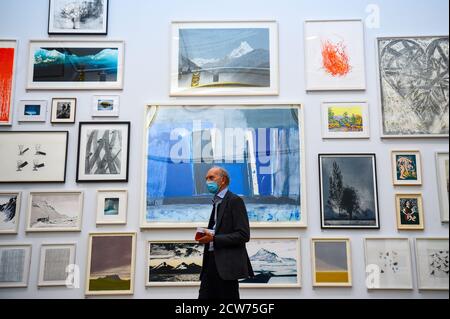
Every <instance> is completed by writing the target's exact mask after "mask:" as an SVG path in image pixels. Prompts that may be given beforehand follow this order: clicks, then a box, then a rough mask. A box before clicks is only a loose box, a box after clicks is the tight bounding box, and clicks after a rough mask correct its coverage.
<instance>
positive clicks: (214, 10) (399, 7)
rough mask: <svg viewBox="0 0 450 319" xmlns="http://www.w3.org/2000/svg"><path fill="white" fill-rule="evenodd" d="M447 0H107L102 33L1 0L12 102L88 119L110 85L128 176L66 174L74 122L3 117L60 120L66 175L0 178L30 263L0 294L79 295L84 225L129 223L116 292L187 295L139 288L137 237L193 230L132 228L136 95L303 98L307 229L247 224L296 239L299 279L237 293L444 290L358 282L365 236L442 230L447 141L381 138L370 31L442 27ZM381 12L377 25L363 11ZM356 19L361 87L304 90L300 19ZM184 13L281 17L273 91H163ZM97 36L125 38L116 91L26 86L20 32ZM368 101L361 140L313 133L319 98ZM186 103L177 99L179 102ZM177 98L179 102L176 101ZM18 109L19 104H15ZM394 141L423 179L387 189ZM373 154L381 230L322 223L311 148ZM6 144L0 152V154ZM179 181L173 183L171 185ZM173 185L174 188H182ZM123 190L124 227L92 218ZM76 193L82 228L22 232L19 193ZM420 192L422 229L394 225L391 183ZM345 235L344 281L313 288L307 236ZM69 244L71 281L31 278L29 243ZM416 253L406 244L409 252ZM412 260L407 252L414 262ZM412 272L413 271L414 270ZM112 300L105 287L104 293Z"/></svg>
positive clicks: (158, 98) (160, 98) (192, 294)
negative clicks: (70, 104) (56, 100)
mask: <svg viewBox="0 0 450 319" xmlns="http://www.w3.org/2000/svg"><path fill="white" fill-rule="evenodd" d="M448 9H449V2H448V1H447V0H426V1H425V0H395V1H392V0H345V1H344V0H342V1H337V0H315V1H309V0H277V1H273V0H227V1H217V0H191V1H185V0H167V1H160V0H153V1H151V0H150V1H149V0H110V8H109V28H108V35H107V36H50V37H49V36H48V34H47V21H48V0H0V39H1V38H3V39H10V38H12V39H17V40H18V59H17V68H16V82H15V83H16V87H15V92H14V103H15V105H16V106H17V105H18V102H19V101H20V100H24V99H29V100H48V101H49V105H50V102H51V99H52V98H53V97H76V98H77V99H78V108H77V123H78V122H79V121H91V120H93V119H92V118H91V115H90V114H91V99H92V96H93V95H100V94H106V95H108V94H119V95H120V99H121V103H120V104H121V105H120V107H121V112H120V118H119V120H121V121H131V144H130V150H131V152H130V176H129V182H128V183H119V184H116V183H114V184H107V183H94V184H92V183H89V184H88V183H80V184H77V183H76V182H75V174H76V163H77V160H76V157H77V143H78V124H77V123H76V124H75V125H51V124H50V123H49V121H47V123H46V124H38V123H32V124H19V123H18V122H17V114H15V118H14V122H13V125H12V127H1V128H0V130H2V131H5V130H6V131H7V130H13V131H14V130H68V131H69V132H70V135H69V150H68V163H67V176H66V183H65V184H63V185H62V184H54V185H43V184H34V185H33V184H26V185H22V184H6V185H5V184H3V185H0V191H11V190H19V191H22V192H23V193H22V195H23V196H22V205H21V206H22V207H21V214H20V225H19V233H18V235H7V236H4V235H2V236H1V237H0V243H6V242H8V243H31V244H32V245H33V250H32V262H31V271H30V278H29V286H28V288H17V289H16V288H15V289H0V298H2V299H4V298H84V288H85V287H84V286H85V275H86V259H87V248H88V247H87V246H88V235H89V232H103V231H104V232H107V231H135V232H137V247H136V248H137V255H136V272H135V293H134V295H133V296H129V297H126V298H197V296H198V288H192V287H191V288H189V287H175V288H146V287H145V272H146V268H145V264H146V261H145V258H146V253H145V244H146V241H147V240H150V239H156V240H161V239H188V240H189V239H192V237H193V230H192V229H190V230H152V231H143V232H141V231H140V229H139V212H140V196H141V175H142V174H143V172H142V171H141V167H142V161H143V154H142V152H141V150H142V147H141V145H142V143H143V134H142V132H143V112H144V106H145V104H146V103H154V102H157V103H162V102H179V103H181V104H182V103H184V102H185V101H188V102H187V103H189V101H191V102H192V101H196V102H205V103H212V104H214V103H216V104H220V103H224V102H226V103H233V102H237V103H239V102H255V103H259V102H261V103H268V104H270V103H271V102H296V103H302V104H303V105H304V116H305V129H304V131H305V142H306V163H305V165H306V191H307V205H306V207H307V214H308V227H307V229H255V230H252V236H258V237H261V236H262V237H277V236H292V235H294V236H298V235H299V236H300V237H301V256H302V260H301V266H302V267H301V268H302V278H301V282H302V288H300V289H241V296H242V297H243V298H448V297H449V294H448V291H444V292H437V291H435V292H432V291H428V292H427V291H420V292H419V291H418V289H417V279H416V278H414V286H415V287H414V290H412V291H376V292H371V291H368V290H367V289H366V286H365V264H364V247H363V238H364V237H409V238H411V246H412V247H414V245H413V242H412V239H413V238H414V237H443V236H448V234H449V233H448V224H441V221H440V212H439V201H438V193H437V183H436V169H435V152H436V151H447V152H448V139H391V140H382V139H380V125H379V119H380V106H379V96H378V89H377V67H376V50H375V39H376V37H378V36H409V35H411V36H418V35H448V25H449V14H448ZM374 13H375V14H377V13H378V14H379V25H378V26H377V25H376V23H375V24H374V22H377V21H373V19H372V17H373V16H370V15H371V14H374ZM354 18H358V19H363V20H364V21H366V20H367V21H368V22H370V23H369V24H367V25H366V28H365V57H366V74H367V75H366V76H367V90H366V91H356V92H353V91H347V92H314V93H306V91H305V77H304V68H305V67H304V41H303V22H304V21H305V20H307V19H317V20H326V19H354ZM192 20H207V21H216V20H242V21H245V20H276V21H277V22H278V25H279V65H280V68H279V76H280V94H279V96H274V97H257V96H254V97H225V98H223V97H214V98H212V97H210V98H193V99H191V98H169V82H170V80H169V76H170V74H169V70H170V65H169V62H170V53H169V52H170V40H171V36H170V22H171V21H192ZM48 38H51V39H60V38H64V39H66V38H69V39H99V40H105V39H108V40H123V41H125V66H124V67H125V76H124V89H123V90H122V91H112V92H108V91H50V90H49V91H27V90H26V89H25V84H26V77H27V72H26V66H27V60H28V42H29V40H30V39H33V40H43V39H48ZM340 100H343V101H367V102H368V103H369V108H370V126H371V128H370V130H371V131H370V134H371V137H370V139H369V140H322V138H321V113H320V104H321V102H322V101H340ZM181 101H184V102H181ZM185 104H186V103H185ZM15 110H16V111H17V107H16V109H15ZM393 149H419V150H420V151H421V155H422V162H423V186H421V187H407V188H405V187H403V188H395V187H394V186H392V180H391V162H390V152H391V150H393ZM341 152H352V153H362V152H370V153H376V156H377V176H378V193H379V205H380V206H379V207H380V223H381V229H380V230H321V227H320V198H319V171H318V159H317V156H318V154H319V153H341ZM3 156H7V154H1V156H0V165H1V157H3ZM181 183H182V181H180V185H181ZM180 187H182V186H180ZM105 188H106V189H107V188H126V189H128V191H129V204H128V223H127V225H126V226H105V227H96V224H95V221H96V190H97V189H105ZM63 189H64V190H82V191H84V196H85V197H84V212H83V226H82V231H81V233H41V234H39V233H30V234H26V233H25V217H26V206H27V200H28V195H29V191H36V190H63ZM401 191H412V192H415V191H417V192H422V193H423V203H424V212H425V230H424V231H401V232H400V231H398V230H397V226H396V217H395V202H394V198H395V193H396V192H401ZM341 236H344V237H349V238H350V239H351V252H352V268H353V287H351V288H313V287H312V273H311V257H310V239H311V238H312V237H341ZM66 242H68V243H71V242H74V243H76V244H77V246H76V263H77V264H78V265H79V267H80V271H81V273H80V274H81V282H80V288H78V289H67V288H65V287H59V288H41V289H38V288H37V276H38V264H39V249H40V245H41V244H42V243H66ZM413 256H414V254H413ZM415 269H416V262H415V260H413V270H414V271H415ZM414 277H415V273H414ZM113 298H114V297H113Z"/></svg>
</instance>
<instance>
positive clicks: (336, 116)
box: [322, 102, 370, 139]
mask: <svg viewBox="0 0 450 319" xmlns="http://www.w3.org/2000/svg"><path fill="white" fill-rule="evenodd" d="M369 137H370V129H369V105H368V103H367V102H349V103H347V102H324V103H322V138H324V139H328V138H330V139H331V138H369Z"/></svg>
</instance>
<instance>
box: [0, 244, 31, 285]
mask: <svg viewBox="0 0 450 319" xmlns="http://www.w3.org/2000/svg"><path fill="white" fill-rule="evenodd" d="M30 258H31V245H1V244H0V288H3V287H8V288H11V287H27V286H28V275H29V271H30Z"/></svg>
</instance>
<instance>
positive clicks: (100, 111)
mask: <svg viewBox="0 0 450 319" xmlns="http://www.w3.org/2000/svg"><path fill="white" fill-rule="evenodd" d="M119 106H120V97H119V96H118V95H104V96H99V95H96V96H94V97H93V98H92V113H91V115H92V117H118V116H119Z"/></svg>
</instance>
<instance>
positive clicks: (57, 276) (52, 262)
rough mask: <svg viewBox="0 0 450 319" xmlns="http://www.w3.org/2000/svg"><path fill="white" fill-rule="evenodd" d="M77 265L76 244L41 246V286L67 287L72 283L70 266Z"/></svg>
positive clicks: (39, 282)
mask: <svg viewBox="0 0 450 319" xmlns="http://www.w3.org/2000/svg"><path fill="white" fill-rule="evenodd" d="M74 263H75V244H51V245H42V246H41V257H40V264H39V281H38V285H39V286H65V285H66V281H67V282H68V283H70V280H69V279H70V276H69V272H68V271H67V270H68V266H69V265H71V264H74Z"/></svg>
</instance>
